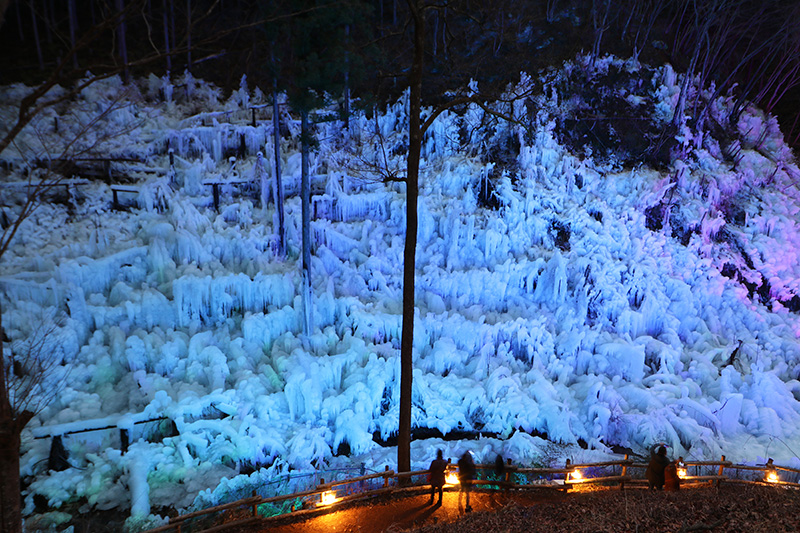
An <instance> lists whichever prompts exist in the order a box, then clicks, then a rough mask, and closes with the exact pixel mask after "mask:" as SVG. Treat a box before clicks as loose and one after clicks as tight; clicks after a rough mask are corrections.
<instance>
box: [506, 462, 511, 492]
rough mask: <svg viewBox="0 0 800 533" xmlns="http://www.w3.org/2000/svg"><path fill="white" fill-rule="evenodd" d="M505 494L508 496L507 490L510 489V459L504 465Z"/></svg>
mask: <svg viewBox="0 0 800 533" xmlns="http://www.w3.org/2000/svg"><path fill="white" fill-rule="evenodd" d="M505 482H506V486H505V493H506V496H508V492H509V489H510V488H511V459H508V461H507V464H506V475H505Z"/></svg>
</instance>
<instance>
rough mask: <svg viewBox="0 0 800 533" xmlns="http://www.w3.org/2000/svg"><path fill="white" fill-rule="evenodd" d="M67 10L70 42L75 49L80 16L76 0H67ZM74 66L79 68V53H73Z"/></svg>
mask: <svg viewBox="0 0 800 533" xmlns="http://www.w3.org/2000/svg"><path fill="white" fill-rule="evenodd" d="M67 12H68V15H69V44H70V47H71V48H72V49H73V50H75V30H76V29H77V28H76V26H77V25H78V18H77V14H76V13H75V0H68V1H67ZM72 66H73V68H75V69H77V68H78V54H77V53H74V54H72Z"/></svg>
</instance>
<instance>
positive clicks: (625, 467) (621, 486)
mask: <svg viewBox="0 0 800 533" xmlns="http://www.w3.org/2000/svg"><path fill="white" fill-rule="evenodd" d="M627 460H628V454H627V453H626V454H625V461H626V462H627ZM627 473H628V465H627V463H623V464H622V477H625V475H626V474H627ZM619 490H625V480H624V479H623V480H621V481H620V482H619Z"/></svg>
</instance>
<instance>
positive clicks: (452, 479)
mask: <svg viewBox="0 0 800 533" xmlns="http://www.w3.org/2000/svg"><path fill="white" fill-rule="evenodd" d="M444 483H445V485H458V483H459V481H458V474H456V473H455V472H448V474H447V476H445V478H444Z"/></svg>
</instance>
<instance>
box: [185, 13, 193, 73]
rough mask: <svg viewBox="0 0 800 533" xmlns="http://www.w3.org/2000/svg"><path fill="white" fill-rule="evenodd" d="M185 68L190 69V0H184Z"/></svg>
mask: <svg viewBox="0 0 800 533" xmlns="http://www.w3.org/2000/svg"><path fill="white" fill-rule="evenodd" d="M186 70H187V71H191V70H192V0H186Z"/></svg>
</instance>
